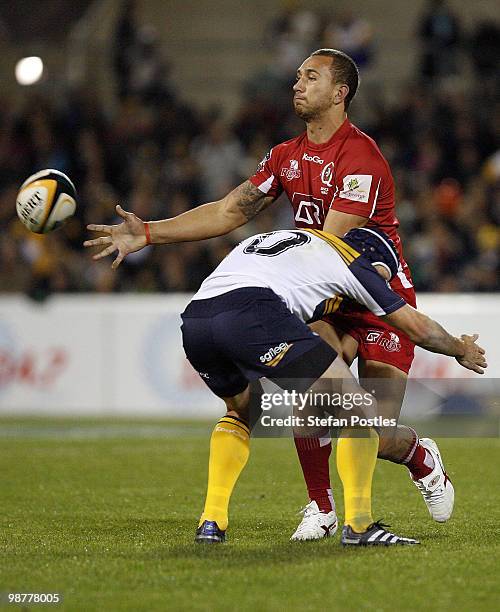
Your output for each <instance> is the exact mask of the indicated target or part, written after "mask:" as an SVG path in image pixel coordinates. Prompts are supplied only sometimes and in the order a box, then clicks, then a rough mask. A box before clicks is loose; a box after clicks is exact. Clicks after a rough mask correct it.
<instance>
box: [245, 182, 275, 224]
mask: <svg viewBox="0 0 500 612" xmlns="http://www.w3.org/2000/svg"><path fill="white" fill-rule="evenodd" d="M236 191H237V193H236V197H237V201H236V204H237V206H238V208H239V209H240V210H241V212H242V213H243V214H244V215H245V217H246V219H247V221H250V219H253V218H254V217H255V215H257V214H258V213H260V211H261V210H263V209H264V208H266V207H267V206H269V204H271V202H272V201H273V200H274V198H272V197H269V196H266V194H265V193H262V191H260V190H259V189H257V187H255V185H253V184H252V183H251V182H250V181H245V182H244V183H243V184H242V185H240V186H239V187H237V190H236Z"/></svg>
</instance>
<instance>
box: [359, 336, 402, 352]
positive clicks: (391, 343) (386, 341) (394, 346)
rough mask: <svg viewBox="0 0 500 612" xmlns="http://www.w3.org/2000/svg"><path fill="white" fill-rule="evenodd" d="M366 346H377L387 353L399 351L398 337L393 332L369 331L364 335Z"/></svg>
mask: <svg viewBox="0 0 500 612" xmlns="http://www.w3.org/2000/svg"><path fill="white" fill-rule="evenodd" d="M366 343H367V344H378V345H379V346H381V347H382V348H383V349H385V350H386V351H388V352H389V353H396V352H398V351H400V350H401V342H400V340H399V336H398V335H397V334H395V333H394V332H379V331H369V332H368V333H367V334H366Z"/></svg>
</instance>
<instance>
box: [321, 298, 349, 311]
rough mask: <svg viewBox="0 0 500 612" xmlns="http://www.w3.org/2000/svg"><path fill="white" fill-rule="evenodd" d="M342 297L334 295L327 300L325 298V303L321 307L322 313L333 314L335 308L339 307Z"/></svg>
mask: <svg viewBox="0 0 500 612" xmlns="http://www.w3.org/2000/svg"><path fill="white" fill-rule="evenodd" d="M343 299H344V298H343V297H341V296H340V295H336V296H335V297H333V298H329V299H328V300H326V303H325V307H324V309H323V314H324V315H328V314H333V313H334V312H337V310H338V309H339V307H340V303H341V302H342V300H343Z"/></svg>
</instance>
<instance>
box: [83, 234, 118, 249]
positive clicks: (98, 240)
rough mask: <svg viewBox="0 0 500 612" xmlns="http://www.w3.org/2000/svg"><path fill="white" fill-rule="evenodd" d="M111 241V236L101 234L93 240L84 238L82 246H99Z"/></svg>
mask: <svg viewBox="0 0 500 612" xmlns="http://www.w3.org/2000/svg"><path fill="white" fill-rule="evenodd" d="M111 242H113V239H112V238H111V236H101V237H100V238H94V239H93V240H85V242H84V243H83V246H84V247H92V246H99V245H100V244H110V243H111Z"/></svg>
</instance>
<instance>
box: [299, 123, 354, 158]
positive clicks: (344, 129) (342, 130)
mask: <svg viewBox="0 0 500 612" xmlns="http://www.w3.org/2000/svg"><path fill="white" fill-rule="evenodd" d="M351 127H352V124H351V122H350V121H349V119H348V118H346V119H345V120H344V123H343V124H342V125H341V126H340V127H339V128H338V130H337V131H336V132H334V134H333V136H332V137H331V138H330V140H327V141H326V142H322V143H321V144H315V143H314V142H311V141H310V140H309V138H308V137H307V132H306V133H305V136H306V138H305V141H306V145H307V148H308V149H311V150H313V151H324V150H325V149H328V148H329V147H331V146H332V144H333V143H334V142H336V141H337V140H341V139H342V138H345V137H346V136H347V134H348V132H349V131H350V129H351Z"/></svg>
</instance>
